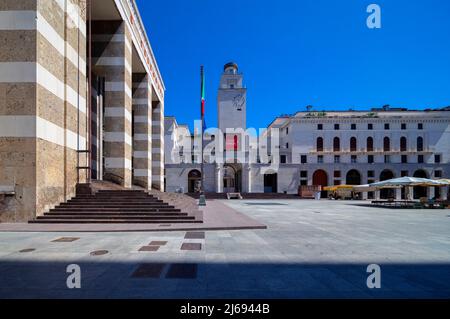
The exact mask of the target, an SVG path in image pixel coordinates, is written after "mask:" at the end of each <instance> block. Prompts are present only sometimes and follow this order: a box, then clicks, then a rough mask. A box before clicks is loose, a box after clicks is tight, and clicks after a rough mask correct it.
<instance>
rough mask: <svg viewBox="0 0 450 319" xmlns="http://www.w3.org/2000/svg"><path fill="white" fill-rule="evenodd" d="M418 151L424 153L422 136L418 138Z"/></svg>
mask: <svg viewBox="0 0 450 319" xmlns="http://www.w3.org/2000/svg"><path fill="white" fill-rule="evenodd" d="M417 151H418V152H423V137H420V136H419V137H418V138H417Z"/></svg>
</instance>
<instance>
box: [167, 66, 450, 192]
mask: <svg viewBox="0 0 450 319" xmlns="http://www.w3.org/2000/svg"><path fill="white" fill-rule="evenodd" d="M242 78H243V77H242V75H241V74H238V72H237V66H236V65H235V64H227V65H226V66H225V69H224V73H223V75H222V79H221V83H220V86H219V94H218V114H219V118H218V123H219V128H220V129H221V130H222V131H223V132H226V130H227V129H229V128H232V129H236V128H241V127H242V128H243V129H246V110H247V105H246V89H245V88H244V86H243V84H242ZM230 83H232V87H230ZM236 100H238V101H239V103H236ZM166 127H167V128H168V129H167V130H166V132H165V140H166V142H165V145H166V159H165V164H166V183H167V191H169V192H174V191H184V192H189V191H192V190H193V189H192V187H189V173H190V172H192V171H193V170H198V171H200V164H192V162H190V161H189V160H192V159H196V158H198V157H199V156H200V153H199V150H198V148H192V151H193V153H194V154H193V155H194V157H192V156H191V155H189V156H188V157H189V158H185V160H187V162H188V163H183V164H177V163H176V162H174V161H173V159H174V158H173V154H174V153H178V152H179V151H180V149H179V147H177V143H178V141H179V138H180V136H181V135H183V134H188V135H189V133H188V128H187V127H186V126H178V124H177V122H176V120H175V118H166ZM268 129H269V130H270V129H278V130H279V133H280V138H279V144H280V148H279V156H280V158H279V162H280V164H279V168H278V169H277V170H274V171H269V172H265V173H264V172H262V169H263V168H266V167H267V166H268V165H265V164H258V163H250V164H249V163H230V164H229V165H223V164H220V163H211V164H205V165H204V169H205V184H204V190H205V191H206V192H218V193H222V192H231V191H233V188H234V190H235V191H240V192H243V193H264V192H277V193H287V194H297V193H298V191H299V187H300V186H303V185H321V186H332V185H339V184H352V185H353V184H358V185H361V184H369V183H373V182H377V181H380V180H384V179H388V178H393V177H401V176H416V177H426V178H432V179H440V178H449V177H450V110H449V109H448V108H446V109H442V110H426V111H410V110H407V109H397V108H390V107H384V108H381V109H372V110H368V111H330V112H310V111H307V112H299V113H297V114H294V115H290V116H281V117H278V118H276V119H275V120H274V121H273V122H272V124H271V125H270V126H269V127H268ZM239 143H241V141H240V140H239ZM225 144H226V142H225ZM225 147H226V145H225ZM227 166H228V167H233V169H234V171H235V178H234V180H233V181H231V182H230V180H229V175H230V174H232V171H233V169H231V170H230V169H229V168H226V167H227ZM227 174H228V178H227ZM224 175H225V177H224ZM230 183H231V185H229V184H230ZM435 191H436V192H437V193H435ZM390 192H394V193H390V194H387V191H383V192H376V193H369V194H363V198H374V199H376V198H380V197H381V198H385V197H388V196H389V197H396V198H398V199H399V198H402V197H404V193H402V191H401V190H392V191H390ZM447 192H448V189H446V188H441V189H436V190H435V189H428V190H421V189H417V190H416V197H425V196H428V197H441V198H445V197H446V196H447Z"/></svg>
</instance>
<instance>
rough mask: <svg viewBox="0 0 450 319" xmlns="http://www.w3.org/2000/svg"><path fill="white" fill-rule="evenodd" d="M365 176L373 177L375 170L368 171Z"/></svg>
mask: <svg viewBox="0 0 450 319" xmlns="http://www.w3.org/2000/svg"><path fill="white" fill-rule="evenodd" d="M367 177H371V178H375V171H368V172H367Z"/></svg>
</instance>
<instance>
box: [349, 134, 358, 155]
mask: <svg viewBox="0 0 450 319" xmlns="http://www.w3.org/2000/svg"><path fill="white" fill-rule="evenodd" d="M357 149H358V142H357V140H356V137H352V138H351V139H350V152H356V151H357Z"/></svg>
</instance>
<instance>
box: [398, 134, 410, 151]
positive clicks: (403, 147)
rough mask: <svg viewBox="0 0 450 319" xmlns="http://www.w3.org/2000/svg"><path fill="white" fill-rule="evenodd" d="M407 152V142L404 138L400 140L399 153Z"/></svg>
mask: <svg viewBox="0 0 450 319" xmlns="http://www.w3.org/2000/svg"><path fill="white" fill-rule="evenodd" d="M407 150H408V140H407V139H406V137H402V138H401V139H400V152H406V151H407Z"/></svg>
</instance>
